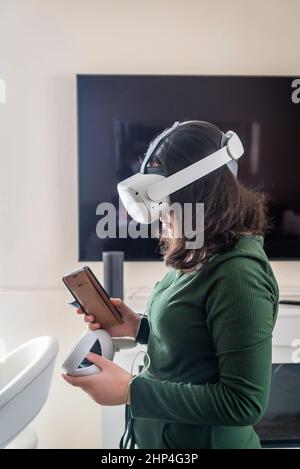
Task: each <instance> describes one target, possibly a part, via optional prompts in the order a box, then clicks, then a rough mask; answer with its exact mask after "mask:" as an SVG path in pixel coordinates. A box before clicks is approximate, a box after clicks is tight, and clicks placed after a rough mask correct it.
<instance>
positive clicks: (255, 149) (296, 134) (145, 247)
mask: <svg viewBox="0 0 300 469" xmlns="http://www.w3.org/2000/svg"><path fill="white" fill-rule="evenodd" d="M297 84H300V81H299V80H297V79H296V77H267V76H263V77H255V76H207V75H206V76H183V75H179V76H168V75H78V76H77V98H78V150H79V151H78V155H79V156H78V158H79V164H78V171H79V175H78V177H79V260H80V261H96V260H101V258H102V252H103V251H107V250H122V251H124V252H125V259H126V260H155V259H160V254H159V249H158V241H157V239H155V238H153V237H152V238H151V237H150V239H149V238H148V239H146V238H143V237H136V239H132V238H130V237H128V236H127V237H126V236H123V238H120V237H115V238H101V237H99V233H97V224H98V222H99V220H100V218H101V217H102V215H101V214H100V215H99V211H97V207H98V206H99V204H100V203H101V202H113V203H114V204H115V207H116V213H117V214H118V223H117V225H118V226H117V232H118V233H119V229H120V225H122V223H123V222H124V216H125V215H124V212H123V211H122V210H120V209H119V202H118V194H117V183H118V182H119V181H120V180H122V179H125V178H126V177H129V176H130V175H132V174H134V173H135V172H137V171H138V169H139V165H140V160H141V158H142V157H143V154H144V153H145V151H146V149H147V146H148V143H149V142H150V140H151V139H152V138H153V137H154V136H155V135H157V134H158V133H159V132H160V131H161V130H162V129H164V128H166V127H169V126H170V125H171V124H173V122H174V121H178V120H179V121H181V120H192V119H196V120H198V119H199V120H206V121H210V122H213V123H215V124H216V125H218V126H219V127H220V128H221V129H222V130H224V131H226V130H229V129H232V130H235V131H236V132H237V133H238V134H239V135H240V137H241V139H242V141H243V143H244V147H245V156H243V158H241V160H240V162H239V178H240V180H241V181H242V182H243V183H245V184H246V185H247V186H249V187H253V188H258V189H261V190H263V191H265V192H267V194H268V195H269V197H270V215H271V218H272V220H273V224H274V228H273V230H272V231H271V232H270V233H269V234H268V235H267V236H266V239H265V249H266V252H267V254H268V256H269V257H270V258H271V259H300V103H299V102H298V101H299V99H297V96H300V93H298V95H297V94H296V93H297V92H298V90H297ZM101 213H102V212H101ZM127 221H128V220H127Z"/></svg>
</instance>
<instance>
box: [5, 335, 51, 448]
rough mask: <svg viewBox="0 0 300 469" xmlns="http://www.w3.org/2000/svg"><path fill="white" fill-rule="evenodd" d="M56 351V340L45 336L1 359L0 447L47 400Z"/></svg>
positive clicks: (33, 415)
mask: <svg viewBox="0 0 300 469" xmlns="http://www.w3.org/2000/svg"><path fill="white" fill-rule="evenodd" d="M57 352H58V343H57V340H56V339H54V338H53V337H47V336H44V337H37V338H35V339H33V340H30V341H29V342H26V343H25V344H23V345H21V346H20V347H18V348H16V349H15V350H13V351H12V352H10V353H9V354H7V355H6V356H4V357H3V358H2V359H1V362H0V448H3V447H5V446H7V445H8V444H9V443H10V442H11V441H12V440H13V439H14V438H15V437H16V436H17V435H18V434H19V433H20V432H21V431H22V430H23V429H24V428H25V427H26V426H27V425H28V424H29V423H30V422H31V421H32V419H33V418H34V417H35V416H36V415H37V414H38V412H39V411H40V410H41V408H42V407H43V405H44V403H45V402H46V399H47V397H48V392H49V388H50V383H51V379H52V373H53V367H54V363H55V358H56V355H57Z"/></svg>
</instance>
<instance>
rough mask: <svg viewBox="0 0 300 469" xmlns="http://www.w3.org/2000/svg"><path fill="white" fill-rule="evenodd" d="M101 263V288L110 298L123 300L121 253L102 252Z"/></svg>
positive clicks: (122, 256)
mask: <svg viewBox="0 0 300 469" xmlns="http://www.w3.org/2000/svg"><path fill="white" fill-rule="evenodd" d="M102 261H103V286H104V288H105V290H106V292H107V293H108V295H109V296H111V297H112V298H121V299H122V300H123V298H124V286H123V265H124V252H123V251H104V252H103V254H102Z"/></svg>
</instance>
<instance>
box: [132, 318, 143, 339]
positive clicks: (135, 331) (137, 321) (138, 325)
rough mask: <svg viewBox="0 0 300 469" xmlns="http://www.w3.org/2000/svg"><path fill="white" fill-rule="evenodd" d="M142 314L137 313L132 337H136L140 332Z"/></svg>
mask: <svg viewBox="0 0 300 469" xmlns="http://www.w3.org/2000/svg"><path fill="white" fill-rule="evenodd" d="M141 320H142V316H141V315H139V314H137V315H136V318H135V324H134V326H133V330H132V337H134V338H136V336H137V335H138V332H139V328H140V324H141Z"/></svg>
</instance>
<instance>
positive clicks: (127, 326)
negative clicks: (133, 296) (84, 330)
mask: <svg viewBox="0 0 300 469" xmlns="http://www.w3.org/2000/svg"><path fill="white" fill-rule="evenodd" d="M110 300H111V302H112V303H113V305H114V306H115V307H116V308H117V309H118V311H119V312H120V313H121V315H122V319H123V323H122V324H118V325H116V326H112V327H109V328H108V329H107V332H108V333H109V334H110V335H111V336H112V337H135V336H136V334H137V331H138V327H139V323H140V320H141V318H140V316H139V315H138V314H137V313H135V312H134V311H133V310H132V309H131V308H129V306H127V305H126V304H125V303H124V302H123V301H122V300H121V299H120V298H110ZM77 313H78V314H84V313H83V311H82V310H81V309H78V310H77ZM94 320H95V318H94V316H93V315H92V314H85V315H84V321H85V322H87V323H88V327H89V329H90V330H91V331H95V330H96V329H101V324H100V323H99V322H93V321H94Z"/></svg>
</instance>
